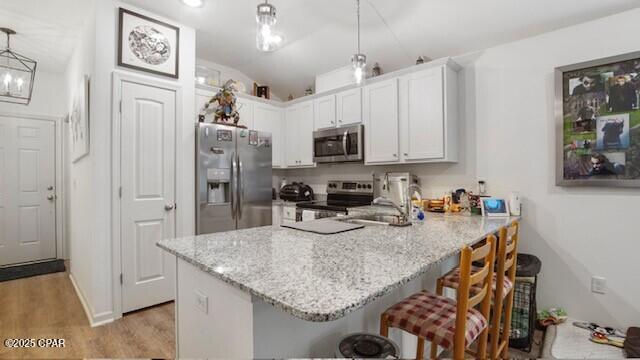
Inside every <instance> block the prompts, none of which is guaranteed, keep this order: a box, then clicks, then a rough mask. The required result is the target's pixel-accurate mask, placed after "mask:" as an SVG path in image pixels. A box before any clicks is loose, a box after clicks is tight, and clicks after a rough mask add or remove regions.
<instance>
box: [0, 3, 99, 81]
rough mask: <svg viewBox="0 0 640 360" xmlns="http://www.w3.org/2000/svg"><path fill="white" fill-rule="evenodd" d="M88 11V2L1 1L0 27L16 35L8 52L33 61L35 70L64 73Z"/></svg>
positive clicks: (0, 37)
mask: <svg viewBox="0 0 640 360" xmlns="http://www.w3.org/2000/svg"><path fill="white" fill-rule="evenodd" d="M90 9H91V2H90V1H88V0H1V1H0V27H8V28H11V29H13V30H15V31H16V32H17V34H16V35H12V36H11V49H12V50H14V51H15V52H17V53H19V54H21V55H24V56H27V57H29V58H32V59H34V60H36V61H37V62H38V68H39V69H45V70H48V71H52V72H64V70H65V69H66V66H67V61H68V60H69V57H70V56H71V54H72V53H73V49H74V48H75V46H76V44H77V42H78V39H79V38H80V35H79V34H80V32H81V31H82V28H83V24H84V22H85V21H86V20H85V19H86V18H87V14H88V13H89V11H90ZM5 44H6V40H5V37H4V34H1V35H0V46H1V47H2V48H4V47H5Z"/></svg>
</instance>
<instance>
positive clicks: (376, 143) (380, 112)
mask: <svg viewBox="0 0 640 360" xmlns="http://www.w3.org/2000/svg"><path fill="white" fill-rule="evenodd" d="M362 97H363V106H362V107H363V120H364V133H365V142H364V143H365V163H366V164H379V163H394V162H398V161H399V160H400V157H399V156H398V152H399V151H398V150H399V138H398V125H399V123H398V117H399V116H398V79H397V78H393V79H390V80H385V81H381V82H377V83H373V84H371V85H367V86H365V87H363V88H362Z"/></svg>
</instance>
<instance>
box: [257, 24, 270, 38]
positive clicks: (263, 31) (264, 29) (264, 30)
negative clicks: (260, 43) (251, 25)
mask: <svg viewBox="0 0 640 360" xmlns="http://www.w3.org/2000/svg"><path fill="white" fill-rule="evenodd" d="M260 35H262V37H263V38H264V39H265V40H269V38H270V37H271V26H269V25H262V26H260Z"/></svg>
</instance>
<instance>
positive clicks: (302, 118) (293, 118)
mask: <svg viewBox="0 0 640 360" xmlns="http://www.w3.org/2000/svg"><path fill="white" fill-rule="evenodd" d="M284 133H285V136H286V140H285V142H286V146H285V147H286V154H285V159H286V160H285V162H286V165H287V167H290V168H291V167H309V166H314V162H313V101H306V102H302V103H299V104H295V105H292V106H290V107H288V108H287V109H286V110H285V115H284Z"/></svg>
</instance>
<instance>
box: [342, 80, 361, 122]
mask: <svg viewBox="0 0 640 360" xmlns="http://www.w3.org/2000/svg"><path fill="white" fill-rule="evenodd" d="M336 117H337V124H338V126H347V125H355V124H360V123H362V89H360V88H355V89H351V90H346V91H343V92H340V93H338V94H336Z"/></svg>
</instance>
